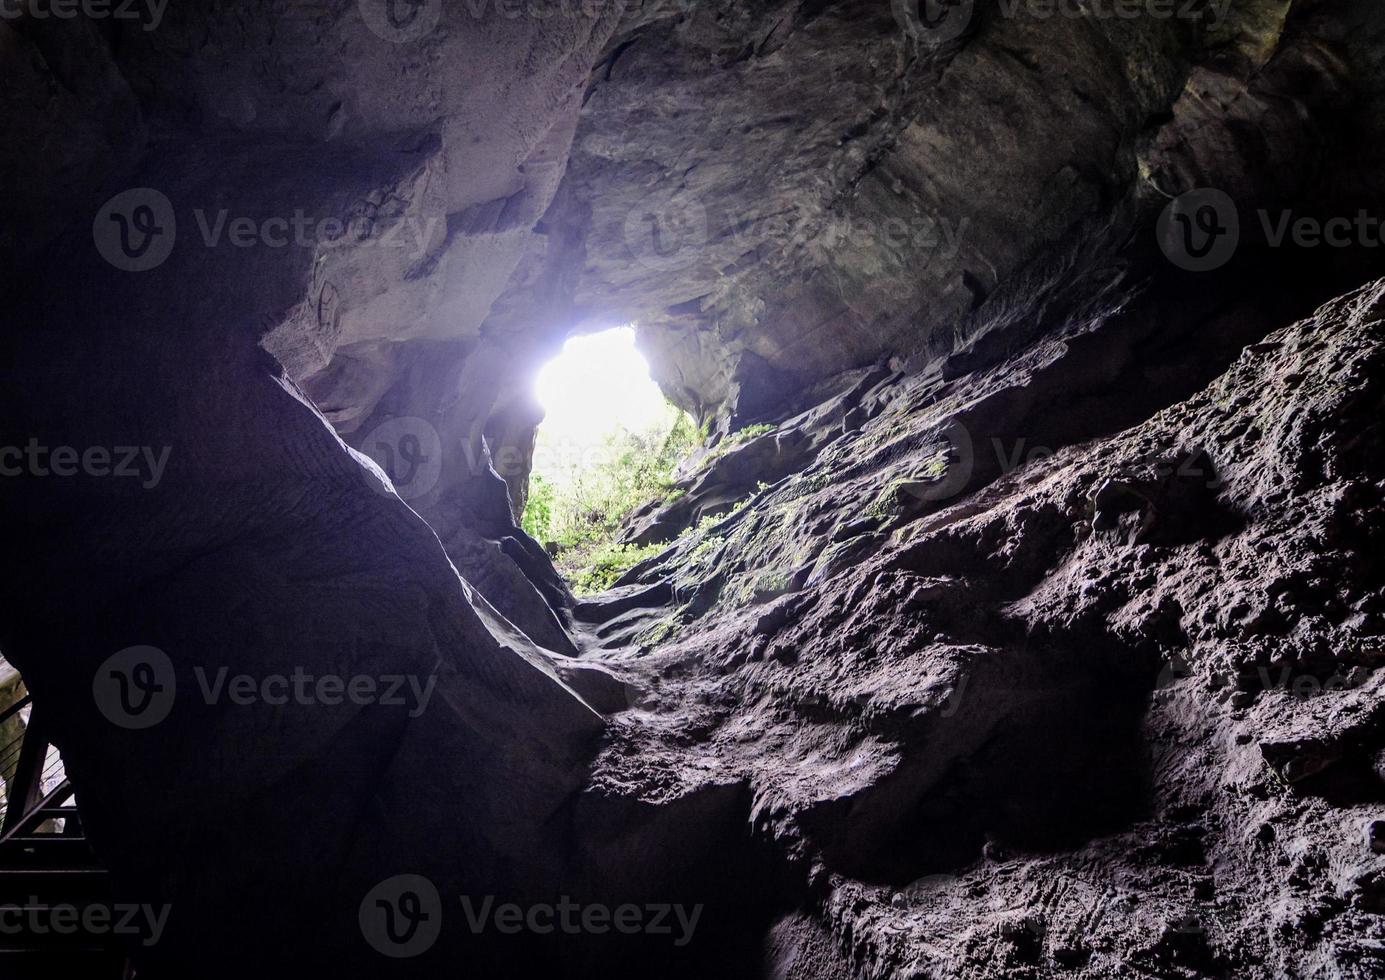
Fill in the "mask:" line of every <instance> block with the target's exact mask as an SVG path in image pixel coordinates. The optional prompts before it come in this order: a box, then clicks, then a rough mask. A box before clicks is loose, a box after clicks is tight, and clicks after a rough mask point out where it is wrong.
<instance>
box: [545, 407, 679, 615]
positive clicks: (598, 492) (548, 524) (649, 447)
mask: <svg viewBox="0 0 1385 980" xmlns="http://www.w3.org/2000/svg"><path fill="white" fill-rule="evenodd" d="M699 444H700V438H699V434H698V429H697V426H696V425H695V424H694V423H693V420H692V419H691V418H690V417H689V416H688V415H687V414H685V413H684V412H681V411H678V410H677V409H674V408H673V407H672V406H670V415H669V418H668V420H667V421H666V422H665V423H663V424H661V425H658V426H655V427H654V428H652V429H650V430H649V431H646V432H632V431H630V430H628V429H620V430H618V431H617V432H615V433H612V434H611V435H610V436H608V437H607V438H606V439H605V441H604V443H603V445H602V446H601V451H600V452H599V453H597V454H595V455H596V459H595V461H594V462H590V463H589V465H588V466H586V467H585V468H584V469H580V470H579V469H576V468H574V469H573V471H572V472H571V473H570V475H569V478H568V479H567V480H565V481H559V480H552V479H549V478H545V477H544V476H542V475H541V474H535V475H533V476H531V477H530V481H529V500H528V503H527V505H526V506H525V510H524V516H523V519H522V523H523V525H524V529H525V530H526V531H528V532H529V533H530V534H531V535H533V536H534V537H535V538H537V539H538V540H540V541H541V542H543V543H545V544H548V545H550V546H551V547H552V548H553V549H554V550H555V551H556V553H557V556H558V557H557V565H558V570H559V571H561V572H562V573H563V574H564V575H566V576H567V578H568V580H569V582H571V583H572V585H573V589H574V591H577V592H579V593H588V592H597V591H600V590H602V589H605V588H609V587H610V585H611V584H612V583H613V582H614V581H615V580H616V579H617V578H619V577H620V575H621V574H622V573H623V572H624V571H625V570H626V569H628V568H630V567H631V566H632V565H634V564H636V563H637V562H639V561H642V560H643V559H644V558H647V557H649V556H650V555H652V554H655V553H657V552H658V551H659V550H660V549H661V548H662V547H663V546H662V545H650V546H647V547H644V548H638V547H635V546H633V545H621V544H618V543H617V540H616V539H617V537H618V536H619V534H620V532H621V530H622V521H623V519H624V518H625V517H626V516H627V515H628V514H629V513H630V512H631V511H633V510H634V509H636V508H637V507H640V506H641V505H643V504H646V503H648V502H649V501H651V500H663V501H665V502H668V501H672V500H675V499H677V497H678V496H680V495H681V491H680V490H677V489H675V488H674V487H673V471H674V468H675V467H676V466H677V465H678V463H679V462H680V461H682V459H683V457H684V456H686V455H688V454H689V453H690V452H691V451H692V450H693V449H694V448H695V447H696V446H698V445H699ZM536 532H537V533H536Z"/></svg>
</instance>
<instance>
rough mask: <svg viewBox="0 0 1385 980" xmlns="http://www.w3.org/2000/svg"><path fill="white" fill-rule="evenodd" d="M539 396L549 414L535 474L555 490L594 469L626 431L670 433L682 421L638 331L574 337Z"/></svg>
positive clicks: (547, 369)
mask: <svg viewBox="0 0 1385 980" xmlns="http://www.w3.org/2000/svg"><path fill="white" fill-rule="evenodd" d="M534 394H535V397H536V398H537V399H538V401H539V404H540V405H542V406H543V409H544V412H545V413H546V414H545V417H544V420H543V422H542V424H540V426H539V431H538V440H537V442H536V444H535V449H534V467H533V473H534V475H536V476H538V477H541V478H542V479H544V480H546V481H548V482H549V483H551V484H553V485H555V486H564V485H567V484H570V483H572V482H573V481H574V480H577V479H579V478H580V477H581V475H582V474H583V472H585V471H588V470H591V469H592V468H594V467H595V466H596V465H597V464H598V463H599V462H601V461H602V460H603V459H604V457H605V455H606V454H607V453H608V451H609V450H608V445H609V442H610V440H611V438H612V437H614V436H616V435H617V434H618V433H619V432H620V431H621V430H622V429H624V430H626V431H629V432H635V433H648V432H651V431H655V430H660V429H662V430H664V431H667V429H668V428H669V426H670V425H671V423H672V420H673V419H674V418H675V417H676V414H677V410H676V409H674V408H673V407H672V406H671V405H669V403H668V401H667V400H666V399H665V398H664V395H663V392H661V391H660V390H659V386H658V385H657V384H655V383H654V381H653V379H651V378H650V376H649V363H648V362H647V361H646V360H645V359H644V355H642V354H641V353H640V352H639V351H638V350H637V349H636V348H635V330H634V328H633V327H615V328H613V329H610V330H603V331H601V332H600V333H593V334H585V335H582V336H576V337H570V338H569V339H568V341H567V343H566V344H564V345H563V350H562V353H560V354H559V355H558V356H557V357H555V358H554V359H553V360H551V361H549V362H548V363H547V364H545V365H544V366H543V368H542V369H541V370H540V371H539V373H538V377H537V378H536V380H535V382H534Z"/></svg>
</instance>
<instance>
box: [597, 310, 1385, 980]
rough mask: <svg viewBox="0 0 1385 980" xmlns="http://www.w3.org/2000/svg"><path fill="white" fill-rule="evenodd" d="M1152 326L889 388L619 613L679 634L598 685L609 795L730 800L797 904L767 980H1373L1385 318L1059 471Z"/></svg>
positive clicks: (1091, 447) (701, 534) (1365, 318)
mask: <svg viewBox="0 0 1385 980" xmlns="http://www.w3.org/2000/svg"><path fill="white" fill-rule="evenodd" d="M1139 318H1140V317H1139V315H1138V314H1127V315H1125V316H1114V317H1112V318H1110V319H1107V320H1103V321H1101V322H1100V323H1099V324H1096V325H1093V326H1091V327H1090V328H1088V329H1087V330H1084V331H1082V332H1080V333H1075V334H1073V335H1069V336H1065V337H1054V338H1051V339H1048V340H1046V341H1044V342H1043V343H1041V344H1039V345H1038V346H1036V347H1035V348H1033V349H1031V350H1029V351H1027V352H1025V353H1024V354H1022V355H1020V356H1018V357H1016V358H1014V359H1013V360H1011V361H1010V362H1007V363H1006V364H1005V365H1003V366H1001V367H998V368H995V369H991V370H988V371H984V372H981V373H978V374H972V373H968V374H964V375H961V376H959V377H956V378H953V379H950V380H946V381H944V380H942V379H941V378H940V377H939V376H938V375H937V374H930V373H922V374H918V375H914V376H910V377H899V376H895V377H891V378H888V379H886V380H884V381H882V382H881V383H880V384H879V385H878V387H877V388H876V389H875V390H874V391H873V392H872V394H871V396H870V399H871V400H873V403H874V404H875V405H877V406H878V410H877V411H875V412H874V414H873V417H871V418H870V419H869V420H868V421H866V422H865V423H864V424H863V425H862V426H861V427H859V428H856V429H850V430H846V431H840V430H839V431H838V432H837V433H836V435H835V437H834V438H833V439H832V440H831V441H830V442H828V444H827V445H826V446H824V447H823V448H822V449H821V450H820V451H819V453H818V454H817V457H816V459H815V460H814V461H813V462H812V463H810V464H808V465H805V466H804V467H803V468H802V469H801V470H800V471H799V472H797V473H795V474H793V475H791V476H789V477H786V478H785V479H783V480H782V481H780V482H779V483H777V484H776V485H775V486H774V487H773V488H772V489H769V490H767V491H762V492H760V493H758V494H756V495H754V496H753V497H751V498H749V499H748V500H747V501H746V503H745V505H744V506H743V507H742V508H741V509H739V510H737V511H736V512H735V513H734V514H733V515H732V516H730V517H728V518H726V519H725V520H724V521H722V522H721V523H720V524H716V525H713V526H711V527H709V528H705V529H703V530H701V531H698V532H694V533H690V534H687V535H685V536H684V537H683V538H682V539H680V540H679V541H678V542H677V544H676V545H675V546H673V547H671V548H670V549H669V550H668V551H666V552H665V553H664V554H662V555H661V556H659V557H657V558H655V559H651V560H650V561H649V562H648V563H647V564H646V565H645V566H644V567H642V568H638V569H636V570H634V571H633V572H632V573H631V575H630V576H628V581H629V582H630V583H631V584H628V585H624V586H622V589H623V591H622V592H621V593H620V594H621V595H631V594H634V591H633V590H635V589H636V588H637V587H638V584H639V583H651V582H656V581H670V582H671V583H672V585H673V592H674V601H672V602H667V603H660V604H657V605H652V606H651V607H647V608H646V609H645V610H644V620H643V623H642V631H641V632H639V633H637V634H634V635H626V636H624V637H622V640H621V642H620V644H619V645H618V648H617V649H616V650H614V651H612V652H609V653H601V654H595V655H594V656H596V657H597V659H598V661H599V662H600V663H602V664H605V665H608V666H609V667H610V668H611V669H612V671H613V672H618V673H619V674H620V675H621V676H622V677H624V679H625V681H626V683H627V684H628V685H629V688H630V690H631V691H632V698H631V702H630V708H629V709H628V710H627V711H625V712H622V713H621V714H620V715H618V716H617V719H616V721H615V722H614V725H613V728H612V730H611V733H610V735H609V736H608V740H609V744H608V746H607V748H606V749H605V750H604V751H603V754H602V756H601V757H600V759H599V760H598V765H597V768H596V771H595V773H594V776H593V780H594V783H595V785H596V786H597V787H598V788H601V789H605V790H606V791H608V792H609V791H616V790H618V791H620V792H630V791H631V790H632V789H638V791H639V792H640V793H641V794H643V795H645V796H647V797H648V798H650V799H661V800H662V799H669V798H678V797H682V796H683V795H685V794H696V793H700V792H705V791H706V787H708V786H743V787H745V788H746V790H747V792H748V794H749V796H750V797H751V799H752V801H753V802H752V803H751V806H750V809H749V811H748V813H747V814H746V819H747V820H748V821H750V822H751V824H752V825H753V827H754V829H755V833H756V834H757V836H759V837H762V838H763V839H765V840H766V841H768V842H772V846H773V847H774V848H775V849H776V850H777V851H779V852H780V853H781V854H782V855H783V859H784V860H785V861H786V862H789V863H790V864H791V865H792V866H794V867H796V868H797V869H798V870H799V872H800V873H801V874H802V876H803V881H802V887H803V889H804V894H805V895H806V896H810V897H809V898H808V900H807V907H808V908H809V909H810V910H811V911H810V912H809V913H808V914H809V919H807V920H805V919H803V918H802V915H803V913H798V914H797V915H795V916H791V917H790V918H788V919H786V920H785V921H784V922H783V923H781V925H780V926H779V927H777V929H776V932H775V939H774V942H773V943H772V945H771V947H770V948H771V950H772V951H773V955H774V958H775V961H776V964H777V967H776V969H777V971H778V972H777V973H776V974H775V975H777V976H784V977H796V978H807V977H823V978H825V977H831V976H839V975H841V972H840V971H841V970H842V969H843V965H842V964H843V963H849V964H850V969H851V972H852V973H854V974H858V975H862V976H881V977H884V976H1029V975H1049V973H1050V972H1052V971H1055V970H1056V971H1065V972H1064V973H1063V975H1074V976H1093V977H1095V976H1112V975H1127V974H1130V973H1132V972H1149V973H1152V974H1153V975H1158V976H1175V975H1177V976H1182V975H1202V974H1212V975H1234V976H1247V977H1249V976H1262V977H1271V976H1315V975H1324V974H1327V975H1342V976H1367V975H1369V974H1370V973H1371V972H1372V971H1373V970H1374V968H1375V966H1374V964H1375V963H1376V959H1375V956H1376V954H1375V950H1376V949H1377V944H1378V943H1379V942H1380V940H1381V938H1382V935H1385V933H1382V926H1381V921H1380V919H1379V916H1378V913H1377V910H1378V907H1379V902H1380V895H1379V889H1380V884H1379V882H1380V875H1381V868H1380V858H1379V855H1378V854H1376V853H1375V852H1374V851H1373V849H1372V845H1371V843H1370V836H1369V829H1370V826H1371V821H1372V820H1373V819H1374V818H1376V817H1377V815H1378V813H1379V808H1380V805H1381V803H1382V800H1385V783H1382V782H1381V779H1380V776H1379V774H1378V773H1376V772H1375V771H1374V769H1373V766H1374V765H1375V763H1374V760H1375V758H1376V755H1377V753H1378V752H1379V751H1380V750H1381V747H1382V744H1385V699H1382V685H1385V673H1383V672H1382V668H1385V654H1382V632H1383V631H1385V620H1382V613H1385V607H1382V601H1385V599H1382V595H1383V593H1382V581H1381V578H1380V567H1379V562H1378V558H1377V552H1378V549H1379V544H1380V537H1381V535H1382V533H1385V524H1382V521H1381V509H1380V505H1381V496H1380V495H1381V491H1382V484H1381V477H1382V472H1381V468H1380V467H1381V460H1382V458H1385V457H1382V455H1381V449H1382V448H1385V447H1382V445H1381V438H1382V432H1383V431H1385V430H1382V423H1381V418H1382V415H1381V410H1382V408H1383V407H1385V404H1383V399H1385V388H1382V382H1381V379H1382V377H1385V374H1382V370H1381V369H1382V366H1385V283H1375V284H1372V285H1370V286H1367V287H1365V288H1363V289H1361V290H1359V291H1357V292H1354V293H1351V294H1348V295H1347V296H1344V297H1342V298H1341V299H1339V300H1336V301H1334V302H1332V303H1330V304H1328V305H1327V306H1325V307H1323V308H1322V309H1320V310H1319V311H1317V312H1316V313H1315V314H1314V315H1313V316H1312V317H1310V318H1309V319H1307V320H1304V321H1302V322H1299V323H1297V324H1294V325H1291V326H1286V327H1284V328H1282V329H1279V330H1275V331H1272V332H1270V333H1268V334H1267V335H1265V336H1263V338H1260V339H1257V340H1256V341H1255V342H1254V343H1251V344H1249V345H1248V346H1246V347H1245V348H1244V350H1243V351H1242V352H1241V353H1240V354H1239V356H1237V357H1236V358H1235V360H1234V362H1233V363H1231V364H1230V366H1229V368H1228V369H1227V371H1226V372H1225V373H1224V374H1222V375H1221V376H1220V377H1218V378H1216V379H1215V380H1213V381H1211V383H1210V384H1208V385H1207V386H1206V387H1204V388H1202V389H1201V390H1199V391H1197V392H1195V393H1194V394H1192V395H1191V396H1190V397H1187V398H1181V399H1179V400H1177V401H1175V402H1174V403H1172V404H1169V405H1167V406H1165V407H1162V408H1160V409H1159V410H1158V411H1155V412H1154V413H1153V414H1152V415H1150V417H1149V418H1148V419H1146V420H1145V421H1142V422H1138V423H1137V424H1134V425H1132V426H1131V427H1129V428H1126V429H1123V430H1122V431H1119V432H1114V433H1111V434H1109V435H1100V436H1098V437H1096V438H1089V437H1088V434H1085V433H1080V432H1072V431H1069V432H1067V433H1065V434H1064V435H1061V436H1060V435H1058V433H1059V432H1060V431H1061V427H1062V426H1063V424H1064V422H1065V419H1064V417H1065V416H1070V415H1071V413H1072V411H1073V409H1074V407H1075V405H1076V404H1077V403H1080V402H1081V401H1083V400H1086V399H1097V400H1100V399H1101V398H1102V396H1098V395H1094V394H1092V393H1090V392H1086V391H1083V390H1081V377H1080V373H1079V372H1078V368H1079V366H1080V365H1082V364H1083V363H1084V362H1086V361H1087V359H1088V356H1089V355H1090V351H1091V349H1092V348H1093V347H1103V348H1105V349H1106V350H1105V353H1106V354H1107V355H1111V354H1112V353H1113V352H1114V350H1115V349H1116V348H1119V347H1121V346H1124V345H1125V344H1127V343H1129V341H1130V339H1131V335H1132V333H1137V332H1138V331H1137V330H1136V329H1132V327H1133V325H1132V323H1130V322H1129V321H1130V320H1135V321H1138V320H1139ZM1046 376H1047V377H1050V378H1056V377H1062V378H1063V379H1064V382H1063V387H1064V388H1065V389H1066V390H1065V392H1064V393H1063V395H1062V396H1061V397H1056V398H1055V396H1054V393H1053V391H1052V390H1048V391H1046V390H1045V389H1046V388H1048V383H1047V382H1046V381H1045V377H1046ZM1106 390H1107V391H1108V392H1109V394H1108V395H1106V396H1105V400H1106V404H1105V405H1101V404H1097V405H1093V406H1092V408H1093V410H1095V411H1101V410H1102V409H1103V408H1104V409H1105V411H1106V413H1107V417H1108V418H1112V419H1114V418H1119V417H1120V416H1121V414H1122V413H1123V412H1124V411H1126V409H1125V408H1123V407H1122V406H1120V405H1119V404H1118V402H1119V400H1120V399H1121V398H1122V396H1121V395H1120V394H1118V393H1116V392H1117V391H1118V389H1116V390H1114V391H1113V390H1112V389H1111V388H1109V387H1106ZM1016 399H1020V400H1022V401H1024V403H1025V407H1026V410H1025V412H1024V413H1023V414H1022V415H1021V416H1018V417H1017V416H1016V415H1015V414H1014V409H1013V402H1014V401H1015V400H1016ZM1020 419H1022V422H1020V421H1017V420H1020ZM811 425H812V422H811V417H809V418H804V419H796V420H793V421H792V422H790V423H787V424H786V426H785V427H783V429H781V431H780V432H779V433H777V435H778V436H779V437H781V438H788V437H791V436H792V434H793V433H792V432H791V431H785V430H788V429H790V428H792V427H793V426H811ZM1046 426H1054V428H1048V429H1047V431H1046ZM1025 432H1028V433H1032V434H1033V435H1031V436H1026V435H1023V434H1022V433H1025ZM645 591H646V593H648V592H649V591H650V588H649V587H648V586H646V587H645ZM623 605H624V603H615V604H613V605H612V607H611V610H612V612H616V611H619V610H621V608H622V606H623ZM825 936H830V937H831V940H832V941H831V942H826V940H825V939H824V938H819V937H825ZM788 937H792V938H788ZM815 944H826V945H827V946H829V947H830V948H831V949H832V953H831V954H830V955H828V956H825V957H818V956H809V957H805V956H804V951H805V950H811V949H813V948H814V946H815ZM838 957H840V959H838Z"/></svg>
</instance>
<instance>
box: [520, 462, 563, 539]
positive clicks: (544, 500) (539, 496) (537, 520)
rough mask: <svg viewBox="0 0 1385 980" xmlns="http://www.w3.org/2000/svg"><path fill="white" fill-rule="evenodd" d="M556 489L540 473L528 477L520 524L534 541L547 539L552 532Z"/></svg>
mask: <svg viewBox="0 0 1385 980" xmlns="http://www.w3.org/2000/svg"><path fill="white" fill-rule="evenodd" d="M557 495H558V492H557V489H556V488H555V487H554V486H553V484H552V483H551V482H549V480H548V479H547V478H546V477H544V476H543V475H542V474H540V473H535V474H534V475H533V476H531V477H530V478H529V497H528V500H527V501H526V502H525V504H524V517H523V518H522V519H521V521H520V526H521V527H523V528H524V530H525V533H527V534H528V535H529V536H530V537H531V538H533V539H534V540H536V541H547V540H549V539H550V538H551V537H552V533H553V506H554V503H555V502H556V500H557Z"/></svg>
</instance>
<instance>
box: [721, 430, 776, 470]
mask: <svg viewBox="0 0 1385 980" xmlns="http://www.w3.org/2000/svg"><path fill="white" fill-rule="evenodd" d="M774 429H775V427H774V426H772V425H747V426H746V427H745V428H744V429H737V430H736V431H735V432H732V433H731V434H730V435H728V436H727V437H726V438H724V439H722V440H721V442H719V443H717V445H716V448H715V449H713V450H712V451H711V452H710V453H708V454H707V459H706V461H705V462H708V463H710V462H711V461H712V460H714V459H717V458H719V457H721V456H725V455H726V454H727V453H729V452H730V451H731V450H733V449H735V448H736V447H737V446H740V445H743V444H745V443H747V442H749V441H750V440H751V439H754V438H756V437H758V436H762V435H764V434H765V433H766V432H773V431H774Z"/></svg>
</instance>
